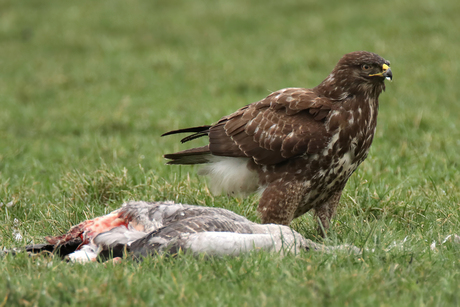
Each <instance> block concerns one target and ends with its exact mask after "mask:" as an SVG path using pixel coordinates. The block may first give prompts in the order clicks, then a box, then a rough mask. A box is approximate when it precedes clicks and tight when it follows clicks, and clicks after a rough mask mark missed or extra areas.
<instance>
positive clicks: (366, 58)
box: [334, 51, 393, 83]
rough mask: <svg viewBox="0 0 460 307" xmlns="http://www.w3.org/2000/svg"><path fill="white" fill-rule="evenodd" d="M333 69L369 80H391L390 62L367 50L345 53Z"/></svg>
mask: <svg viewBox="0 0 460 307" xmlns="http://www.w3.org/2000/svg"><path fill="white" fill-rule="evenodd" d="M334 71H345V72H347V73H349V74H350V73H351V74H352V76H353V77H355V78H359V79H362V80H363V81H370V82H373V83H374V82H383V81H384V80H385V79H387V80H390V81H391V80H392V79H393V73H392V72H391V69H390V62H389V61H387V60H385V59H384V58H382V57H381V56H379V55H378V54H375V53H372V52H367V51H355V52H351V53H348V54H345V55H344V56H343V57H342V58H341V59H340V61H339V63H337V66H336V67H335V68H334Z"/></svg>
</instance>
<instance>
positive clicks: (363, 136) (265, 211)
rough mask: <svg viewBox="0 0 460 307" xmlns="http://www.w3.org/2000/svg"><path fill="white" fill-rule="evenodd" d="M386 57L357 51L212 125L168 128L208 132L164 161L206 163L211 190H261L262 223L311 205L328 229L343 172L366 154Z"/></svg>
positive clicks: (287, 218) (386, 74)
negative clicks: (310, 84)
mask: <svg viewBox="0 0 460 307" xmlns="http://www.w3.org/2000/svg"><path fill="white" fill-rule="evenodd" d="M389 66H390V62H388V61H387V60H385V59H383V58H382V57H380V56H379V55H377V54H375V53H371V52H366V51H356V52H352V53H348V54H346V55H344V56H343V57H342V58H341V59H340V61H339V62H338V63H337V65H336V66H335V68H334V69H333V70H332V72H331V73H330V74H329V76H328V77H327V78H326V79H325V80H324V81H323V82H321V84H319V85H318V86H317V87H315V88H312V89H304V88H286V89H282V90H279V91H276V92H274V93H272V94H270V95H269V96H268V97H266V98H264V99H262V100H260V101H258V102H255V103H252V104H249V105H247V106H245V107H243V108H241V109H239V110H237V111H236V112H234V113H232V114H230V115H228V116H224V117H222V118H221V119H220V120H219V121H218V122H217V123H216V124H214V125H211V126H200V127H193V128H187V129H180V130H174V131H170V132H167V133H165V134H163V136H164V135H170V134H176V133H184V132H188V133H193V134H191V135H189V136H187V137H185V138H183V139H182V143H184V142H187V141H190V140H193V139H195V138H198V137H202V136H208V138H209V144H208V145H206V146H203V147H198V148H192V149H188V150H184V151H180V152H177V153H173V154H167V155H165V156H164V157H165V158H167V159H170V160H171V161H169V162H168V164H202V163H206V164H207V165H206V166H205V167H204V168H202V169H201V170H200V171H199V173H200V174H202V175H208V176H209V177H211V190H212V191H213V192H217V193H219V192H224V193H227V194H230V195H232V194H247V193H251V192H255V191H257V190H259V192H261V195H262V196H261V198H260V202H259V206H258V212H259V213H260V215H261V218H262V222H263V223H276V224H284V225H289V224H290V223H291V221H292V220H293V219H294V218H296V217H299V216H301V215H302V214H304V213H306V212H307V211H309V210H311V209H314V210H315V213H316V215H317V217H318V218H319V220H320V222H321V225H320V226H319V231H320V232H321V233H323V232H322V231H323V230H325V229H327V228H329V222H330V220H331V218H332V216H333V215H334V214H335V211H336V208H337V205H338V203H339V200H340V196H341V194H342V190H343V189H344V187H345V184H346V183H347V180H348V178H349V177H350V176H351V174H353V172H354V171H355V170H356V168H357V167H358V166H359V164H361V162H363V161H364V159H366V157H367V154H368V151H369V147H370V146H371V144H372V140H373V138H374V132H375V128H376V124H377V113H378V105H379V102H378V98H379V95H380V93H381V92H382V91H383V90H385V82H384V81H385V79H388V80H391V79H392V77H393V75H392V72H391V69H390V67H389Z"/></svg>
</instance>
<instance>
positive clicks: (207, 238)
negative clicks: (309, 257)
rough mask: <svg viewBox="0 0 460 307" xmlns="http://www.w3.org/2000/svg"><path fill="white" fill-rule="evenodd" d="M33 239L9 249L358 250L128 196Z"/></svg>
mask: <svg viewBox="0 0 460 307" xmlns="http://www.w3.org/2000/svg"><path fill="white" fill-rule="evenodd" d="M45 239H46V240H47V241H48V243H45V244H35V245H30V246H27V247H25V248H24V249H14V250H10V251H6V252H7V253H17V252H20V251H21V250H22V251H27V252H29V253H39V252H43V251H47V252H51V253H53V254H55V255H59V256H61V257H67V259H69V260H71V261H76V262H88V261H95V260H97V258H98V256H101V257H102V258H104V257H109V256H110V255H111V256H121V255H123V253H125V252H127V253H129V254H130V255H132V256H133V257H135V258H142V257H144V256H147V255H155V254H158V253H165V252H167V253H169V254H175V253H177V252H178V251H179V250H182V251H184V252H187V251H188V252H192V253H193V254H203V253H204V254H206V255H208V256H224V255H229V256H235V255H239V254H241V253H247V252H249V251H251V250H256V249H257V250H266V251H269V252H279V253H280V254H282V255H283V254H297V253H299V252H300V251H301V250H305V251H307V250H311V251H323V252H326V253H332V252H334V251H336V250H345V251H348V252H351V253H358V252H359V249H358V248H357V247H354V246H351V245H338V246H330V247H326V246H324V245H321V244H317V243H314V242H313V241H311V240H308V239H305V238H304V237H303V236H302V235H300V234H299V233H297V232H296V231H294V230H292V229H291V228H289V227H287V226H283V225H275V224H271V225H261V224H256V223H253V222H251V221H249V220H247V219H246V218H244V217H242V216H240V215H238V214H236V213H233V212H231V211H229V210H226V209H222V208H210V207H200V206H192V205H183V204H177V203H174V202H151V203H149V202H142V201H138V202H129V203H126V204H124V205H123V206H122V207H121V208H120V209H118V210H115V211H113V212H111V213H109V214H107V215H104V216H101V217H96V218H94V219H92V220H87V221H84V222H82V223H80V224H78V225H76V226H74V227H72V228H71V229H70V230H69V231H68V232H67V233H66V234H63V235H60V236H55V237H46V238H45Z"/></svg>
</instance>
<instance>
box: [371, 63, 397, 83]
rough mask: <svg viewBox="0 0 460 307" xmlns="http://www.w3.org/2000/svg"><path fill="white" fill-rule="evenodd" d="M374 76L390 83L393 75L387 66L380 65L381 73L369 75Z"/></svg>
mask: <svg viewBox="0 0 460 307" xmlns="http://www.w3.org/2000/svg"><path fill="white" fill-rule="evenodd" d="M374 76H376V77H377V76H378V77H384V78H385V79H387V80H390V81H392V80H393V73H392V72H391V68H390V66H388V65H387V64H383V65H382V72H381V73H378V74H373V75H369V77H374Z"/></svg>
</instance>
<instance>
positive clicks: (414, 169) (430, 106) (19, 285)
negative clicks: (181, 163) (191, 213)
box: [0, 0, 460, 306]
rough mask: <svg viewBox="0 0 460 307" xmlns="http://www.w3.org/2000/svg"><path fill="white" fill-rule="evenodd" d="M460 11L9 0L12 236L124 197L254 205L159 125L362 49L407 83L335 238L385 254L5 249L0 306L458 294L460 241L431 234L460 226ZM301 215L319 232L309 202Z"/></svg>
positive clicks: (3, 170) (203, 119)
mask: <svg viewBox="0 0 460 307" xmlns="http://www.w3.org/2000/svg"><path fill="white" fill-rule="evenodd" d="M459 15H460V2H459V1H457V0H445V1H434V0H421V1H418V2H417V3H415V2H414V1H407V0H398V1H396V0H390V1H380V2H375V1H364V0H359V1H353V2H351V1H333V0H327V1H300V0H299V1H294V0H287V1H240V0H237V1H219V0H217V1H211V0H207V1H205V0H195V1H181V0H179V1H172V0H168V1H167V0H162V1H136V0H133V1H117V0H112V1H86V0H82V1H77V2H68V1H43V0H29V1H12V0H4V1H1V2H0V203H3V206H1V207H0V238H1V239H0V240H1V242H0V245H1V246H3V247H7V248H9V247H12V246H20V245H24V244H28V243H30V242H32V241H33V242H42V237H43V236H46V235H50V234H57V233H60V232H62V231H65V230H66V229H68V228H69V227H70V226H71V225H72V224H75V223H77V222H79V221H81V220H82V219H84V218H90V217H94V216H97V215H100V214H103V213H106V212H109V211H111V210H113V209H114V208H116V207H118V206H119V205H120V204H122V203H123V202H124V201H128V200H166V199H170V200H175V201H180V202H184V203H189V204H199V205H207V206H217V207H225V208H228V209H231V210H233V211H235V212H237V213H239V214H243V215H245V216H247V217H249V218H250V219H252V220H255V221H257V220H258V219H257V216H256V214H255V207H256V205H257V198H256V197H250V198H248V199H244V200H241V199H232V198H226V197H221V196H212V195H211V194H210V193H209V191H208V189H207V187H206V181H205V180H204V179H203V178H201V177H197V176H196V172H195V169H194V168H193V167H169V166H166V165H164V161H163V158H162V155H163V154H164V153H168V152H172V151H175V150H180V149H184V148H188V147H187V146H185V145H181V144H180V143H179V137H168V138H160V137H159V136H160V135H161V134H162V133H163V132H166V131H168V130H171V129H175V128H179V127H187V126H190V125H202V124H207V123H212V122H215V121H216V120H217V119H219V118H220V117H221V116H223V115H226V114H228V113H229V112H231V111H233V110H235V109H237V108H238V107H241V106H243V105H245V104H248V103H250V102H254V101H257V100H259V99H261V98H263V97H265V96H266V95H267V94H268V93H270V91H274V90H277V89H280V88H283V87H289V86H300V87H313V86H315V85H317V84H318V83H319V82H321V81H322V80H323V79H324V78H325V77H326V76H327V74H328V73H329V72H330V70H331V69H332V68H333V66H334V65H335V63H336V62H337V61H338V59H339V58H340V57H341V56H342V55H343V54H345V53H347V52H351V51H354V50H368V51H374V52H377V53H378V54H380V55H382V56H383V57H385V58H386V59H388V60H390V61H391V63H392V70H393V73H394V82H393V83H390V84H388V85H387V91H386V92H385V93H384V94H383V95H382V96H381V99H380V101H381V105H380V114H379V123H378V129H377V135H376V138H375V141H374V144H373V146H372V148H371V152H370V156H369V158H368V159H367V160H366V161H365V162H364V164H363V165H362V166H361V167H360V168H359V170H358V171H357V172H356V173H355V174H354V175H353V176H352V178H351V179H350V181H349V183H348V185H347V187H346V189H345V192H344V194H343V197H342V200H341V207H340V209H339V212H338V215H337V217H336V219H335V220H334V222H333V225H332V229H331V231H330V232H329V238H328V239H327V240H326V243H327V244H337V243H352V244H355V245H357V246H360V247H363V246H365V247H367V248H375V249H376V252H375V253H365V254H363V255H361V256H359V257H355V256H350V255H347V254H337V255H323V254H313V253H304V254H302V255H300V256H298V257H286V258H284V259H281V258H280V257H279V256H277V255H269V254H266V253H254V254H250V255H245V256H242V257H237V258H228V259H227V258H226V259H203V258H198V259H197V258H193V257H191V256H189V255H181V256H179V257H177V258H175V259H171V258H163V257H159V258H151V259H148V260H147V261H145V262H143V263H140V264H139V263H133V262H131V261H126V262H124V263H122V264H121V265H119V266H116V267H113V266H111V265H108V266H103V265H96V264H89V265H78V264H75V265H69V264H67V263H64V262H61V261H58V260H53V259H49V258H46V257H39V258H34V259H31V258H28V257H25V256H24V255H20V256H18V257H15V258H13V257H11V256H8V257H4V258H1V259H0V267H1V270H0V306H36V305H39V306H49V305H59V306H61V305H72V306H74V305H78V306H80V305H81V306H84V305H100V306H109V305H110V306H117V305H119V306H126V305H139V306H143V305H148V306H153V305H170V306H186V305H187V306H227V305H232V306H245V305H247V306H252V305H256V306H276V305H278V306H290V305H299V306H302V305H316V306H328V305H335V306H344V305H350V306H375V305H382V306H395V305H398V306H403V305H404V306H435V305H440V306H445V305H459V304H460V257H459V255H460V247H459V246H456V245H455V244H452V243H451V242H447V243H446V244H445V245H444V246H442V247H439V248H438V251H435V252H432V251H430V249H429V245H430V243H431V242H432V241H433V240H442V238H443V237H444V236H445V235H447V234H452V233H459V232H460V216H459V206H460V188H459V183H460V172H459V171H458V169H459V165H460V150H459V149H460V129H459V123H460V122H459V114H460V104H459V103H458V101H459V99H460V86H459V84H460V60H459V57H458V54H459V50H460V34H459V33H460V32H459V31H458V29H460V19H459V18H458V16H459ZM202 142H204V140H203V141H199V140H197V141H196V142H195V145H197V146H198V145H201V144H203V143H202ZM189 146H191V145H189ZM7 204H8V206H7ZM293 227H294V228H295V229H297V230H298V231H300V232H301V233H302V234H304V235H305V236H306V237H308V238H312V239H315V240H319V239H318V238H315V236H314V229H315V221H314V220H313V217H312V216H311V215H310V214H307V215H305V216H304V217H302V218H300V219H298V220H296V222H295V223H294V225H293ZM16 232H19V233H20V234H21V235H22V239H20V240H18V241H16V240H15V239H14V233H16ZM406 237H407V242H406V243H405V244H404V248H402V249H393V250H391V251H389V252H385V249H386V248H387V247H389V246H390V245H391V244H392V243H393V241H401V240H403V239H404V238H406Z"/></svg>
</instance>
